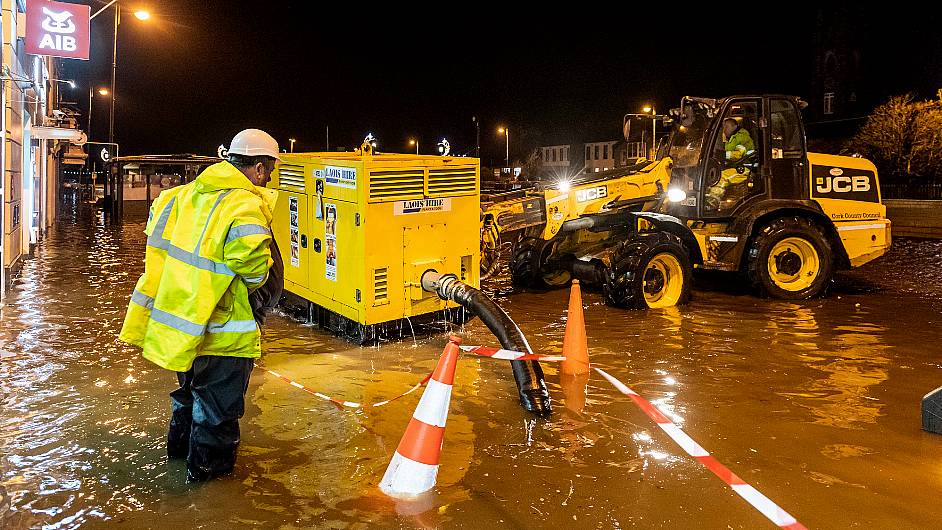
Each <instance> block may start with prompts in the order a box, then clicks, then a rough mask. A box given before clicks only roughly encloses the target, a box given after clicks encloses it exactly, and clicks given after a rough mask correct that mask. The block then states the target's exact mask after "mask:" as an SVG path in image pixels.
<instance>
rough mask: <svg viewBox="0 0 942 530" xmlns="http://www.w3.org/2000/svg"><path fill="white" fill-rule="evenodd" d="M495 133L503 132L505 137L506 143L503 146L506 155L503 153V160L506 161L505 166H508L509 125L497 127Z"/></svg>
mask: <svg viewBox="0 0 942 530" xmlns="http://www.w3.org/2000/svg"><path fill="white" fill-rule="evenodd" d="M497 134H503V135H504V138H505V139H506V145H505V147H506V155H505V156H506V158H505V160H506V163H507V167H510V128H509V127H501V128H499V129H497Z"/></svg>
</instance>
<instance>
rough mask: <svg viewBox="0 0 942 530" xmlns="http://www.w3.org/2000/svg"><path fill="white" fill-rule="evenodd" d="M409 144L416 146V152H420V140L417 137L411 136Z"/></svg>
mask: <svg viewBox="0 0 942 530" xmlns="http://www.w3.org/2000/svg"><path fill="white" fill-rule="evenodd" d="M409 145H414V146H415V154H419V141H418V140H416V139H415V138H409Z"/></svg>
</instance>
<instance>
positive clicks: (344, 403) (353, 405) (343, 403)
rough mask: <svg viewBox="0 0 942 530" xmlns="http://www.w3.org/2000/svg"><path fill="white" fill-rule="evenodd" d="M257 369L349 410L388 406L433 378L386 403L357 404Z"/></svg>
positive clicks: (425, 379) (277, 374)
mask: <svg viewBox="0 0 942 530" xmlns="http://www.w3.org/2000/svg"><path fill="white" fill-rule="evenodd" d="M255 367H256V368H259V369H261V370H264V371H266V372H268V373H269V374H271V375H273V376H275V377H277V378H278V379H281V380H282V381H284V382H285V383H288V384H289V385H291V386H293V387H295V388H297V389H299V390H303V391H305V392H307V393H308V394H311V395H312V396H316V397H319V398H321V399H323V400H324V401H330V402H331V403H336V404H337V405H341V406H344V407H349V408H352V409H369V408H376V407H382V406H383V405H388V404H389V403H392V402H393V401H396V400H397V399H399V398H402V397H405V396H408V395H409V394H411V393H413V392H415V391H416V390H418V389H419V388H421V387H422V386H423V385H424V384H425V383H428V380H429V379H431V378H432V374H428V375H427V376H425V378H424V379H422V380H421V381H419V382H418V383H416V385H415V386H413V387H412V388H410V389H409V390H407V391H405V392H403V393H402V394H399V395H398V396H396V397H394V398H391V399H387V400H386V401H379V402H377V403H356V402H354V401H344V400H342V399H337V398H335V397H330V396H328V395H326V394H321V393H320V392H317V391H315V390H314V389H311V388H308V387H306V386H304V385H302V384H301V383H298V382H297V381H292V380H291V379H288V378H287V377H285V376H283V375H281V374H279V373H278V372H276V371H274V370H269V369H268V368H265V367H264V366H262V365H260V364H258V363H255Z"/></svg>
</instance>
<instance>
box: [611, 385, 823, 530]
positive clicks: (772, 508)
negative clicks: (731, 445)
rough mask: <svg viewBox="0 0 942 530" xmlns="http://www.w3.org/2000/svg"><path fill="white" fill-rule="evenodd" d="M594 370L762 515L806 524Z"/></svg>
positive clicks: (795, 525) (791, 525)
mask: <svg viewBox="0 0 942 530" xmlns="http://www.w3.org/2000/svg"><path fill="white" fill-rule="evenodd" d="M593 368H594V367H593ZM595 371H596V372H598V373H599V374H601V375H602V377H604V378H605V379H607V380H608V382H609V383H611V384H612V385H613V386H614V387H615V388H617V389H618V391H619V392H621V393H622V394H625V395H627V396H628V397H630V398H631V400H632V401H634V402H635V404H636V405H638V407H640V408H641V410H642V411H643V412H644V413H645V414H647V415H648V417H649V418H651V419H652V420H654V422H655V423H657V426H658V427H660V428H661V430H663V431H664V432H665V433H667V435H668V436H670V437H671V439H672V440H674V441H675V442H677V445H679V446H680V447H681V449H683V450H684V451H686V453H687V454H688V455H690V456H692V457H694V458H695V459H696V460H697V461H698V462H700V463H701V464H703V466H704V467H706V468H707V469H709V470H710V471H711V472H713V474H714V475H716V476H717V477H719V478H720V480H722V481H723V482H725V483H726V485H727V486H729V487H730V488H732V490H733V491H735V492H736V493H737V494H738V495H739V496H740V497H742V498H743V499H745V500H746V502H748V503H749V504H751V505H752V507H753V508H755V509H756V510H759V512H761V513H762V515H764V516H766V517H767V518H768V519H769V520H770V521H772V522H773V523H775V525H777V526H779V527H780V528H788V529H789V530H799V529H801V530H804V529H805V526H804V525H803V524H801V523H799V522H798V521H797V520H796V519H795V518H794V517H792V516H791V515H789V513H788V512H786V511H785V510H783V509H781V508H779V507H778V505H777V504H775V503H774V502H772V500H771V499H769V498H768V497H766V496H765V495H763V494H761V493H759V490H757V489H755V488H753V487H752V486H750V485H749V484H747V483H746V481H744V480H743V479H741V478H739V476H737V475H736V474H735V473H733V472H732V471H730V469H729V468H728V467H726V466H724V465H723V464H721V463H720V462H719V460H717V459H716V458H715V457H714V456H713V455H711V454H710V453H709V452H707V450H706V449H704V448H703V447H701V446H700V444H698V443H697V442H695V441H694V440H693V438H691V437H690V436H687V433H685V432H684V431H683V430H681V428H680V427H678V426H677V425H676V424H674V422H672V421H671V420H669V419H667V416H666V415H665V414H664V413H662V412H661V411H660V410H658V408H657V407H656V406H654V405H653V404H651V402H650V401H648V400H646V399H644V398H643V397H641V396H639V395H638V394H636V393H635V391H634V390H632V389H630V388H628V386H627V385H625V384H624V383H622V382H621V381H619V380H618V379H615V378H614V377H612V376H611V375H609V374H608V373H606V372H605V371H604V370H601V369H599V368H595Z"/></svg>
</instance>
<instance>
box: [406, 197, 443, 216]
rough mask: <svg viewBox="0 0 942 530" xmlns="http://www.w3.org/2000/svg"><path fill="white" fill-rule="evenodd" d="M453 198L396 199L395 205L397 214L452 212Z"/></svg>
mask: <svg viewBox="0 0 942 530" xmlns="http://www.w3.org/2000/svg"><path fill="white" fill-rule="evenodd" d="M450 211H451V199H448V198H444V199H417V200H414V201H396V203H395V204H394V205H393V213H394V214H395V215H407V214H410V213H429V212H450Z"/></svg>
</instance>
